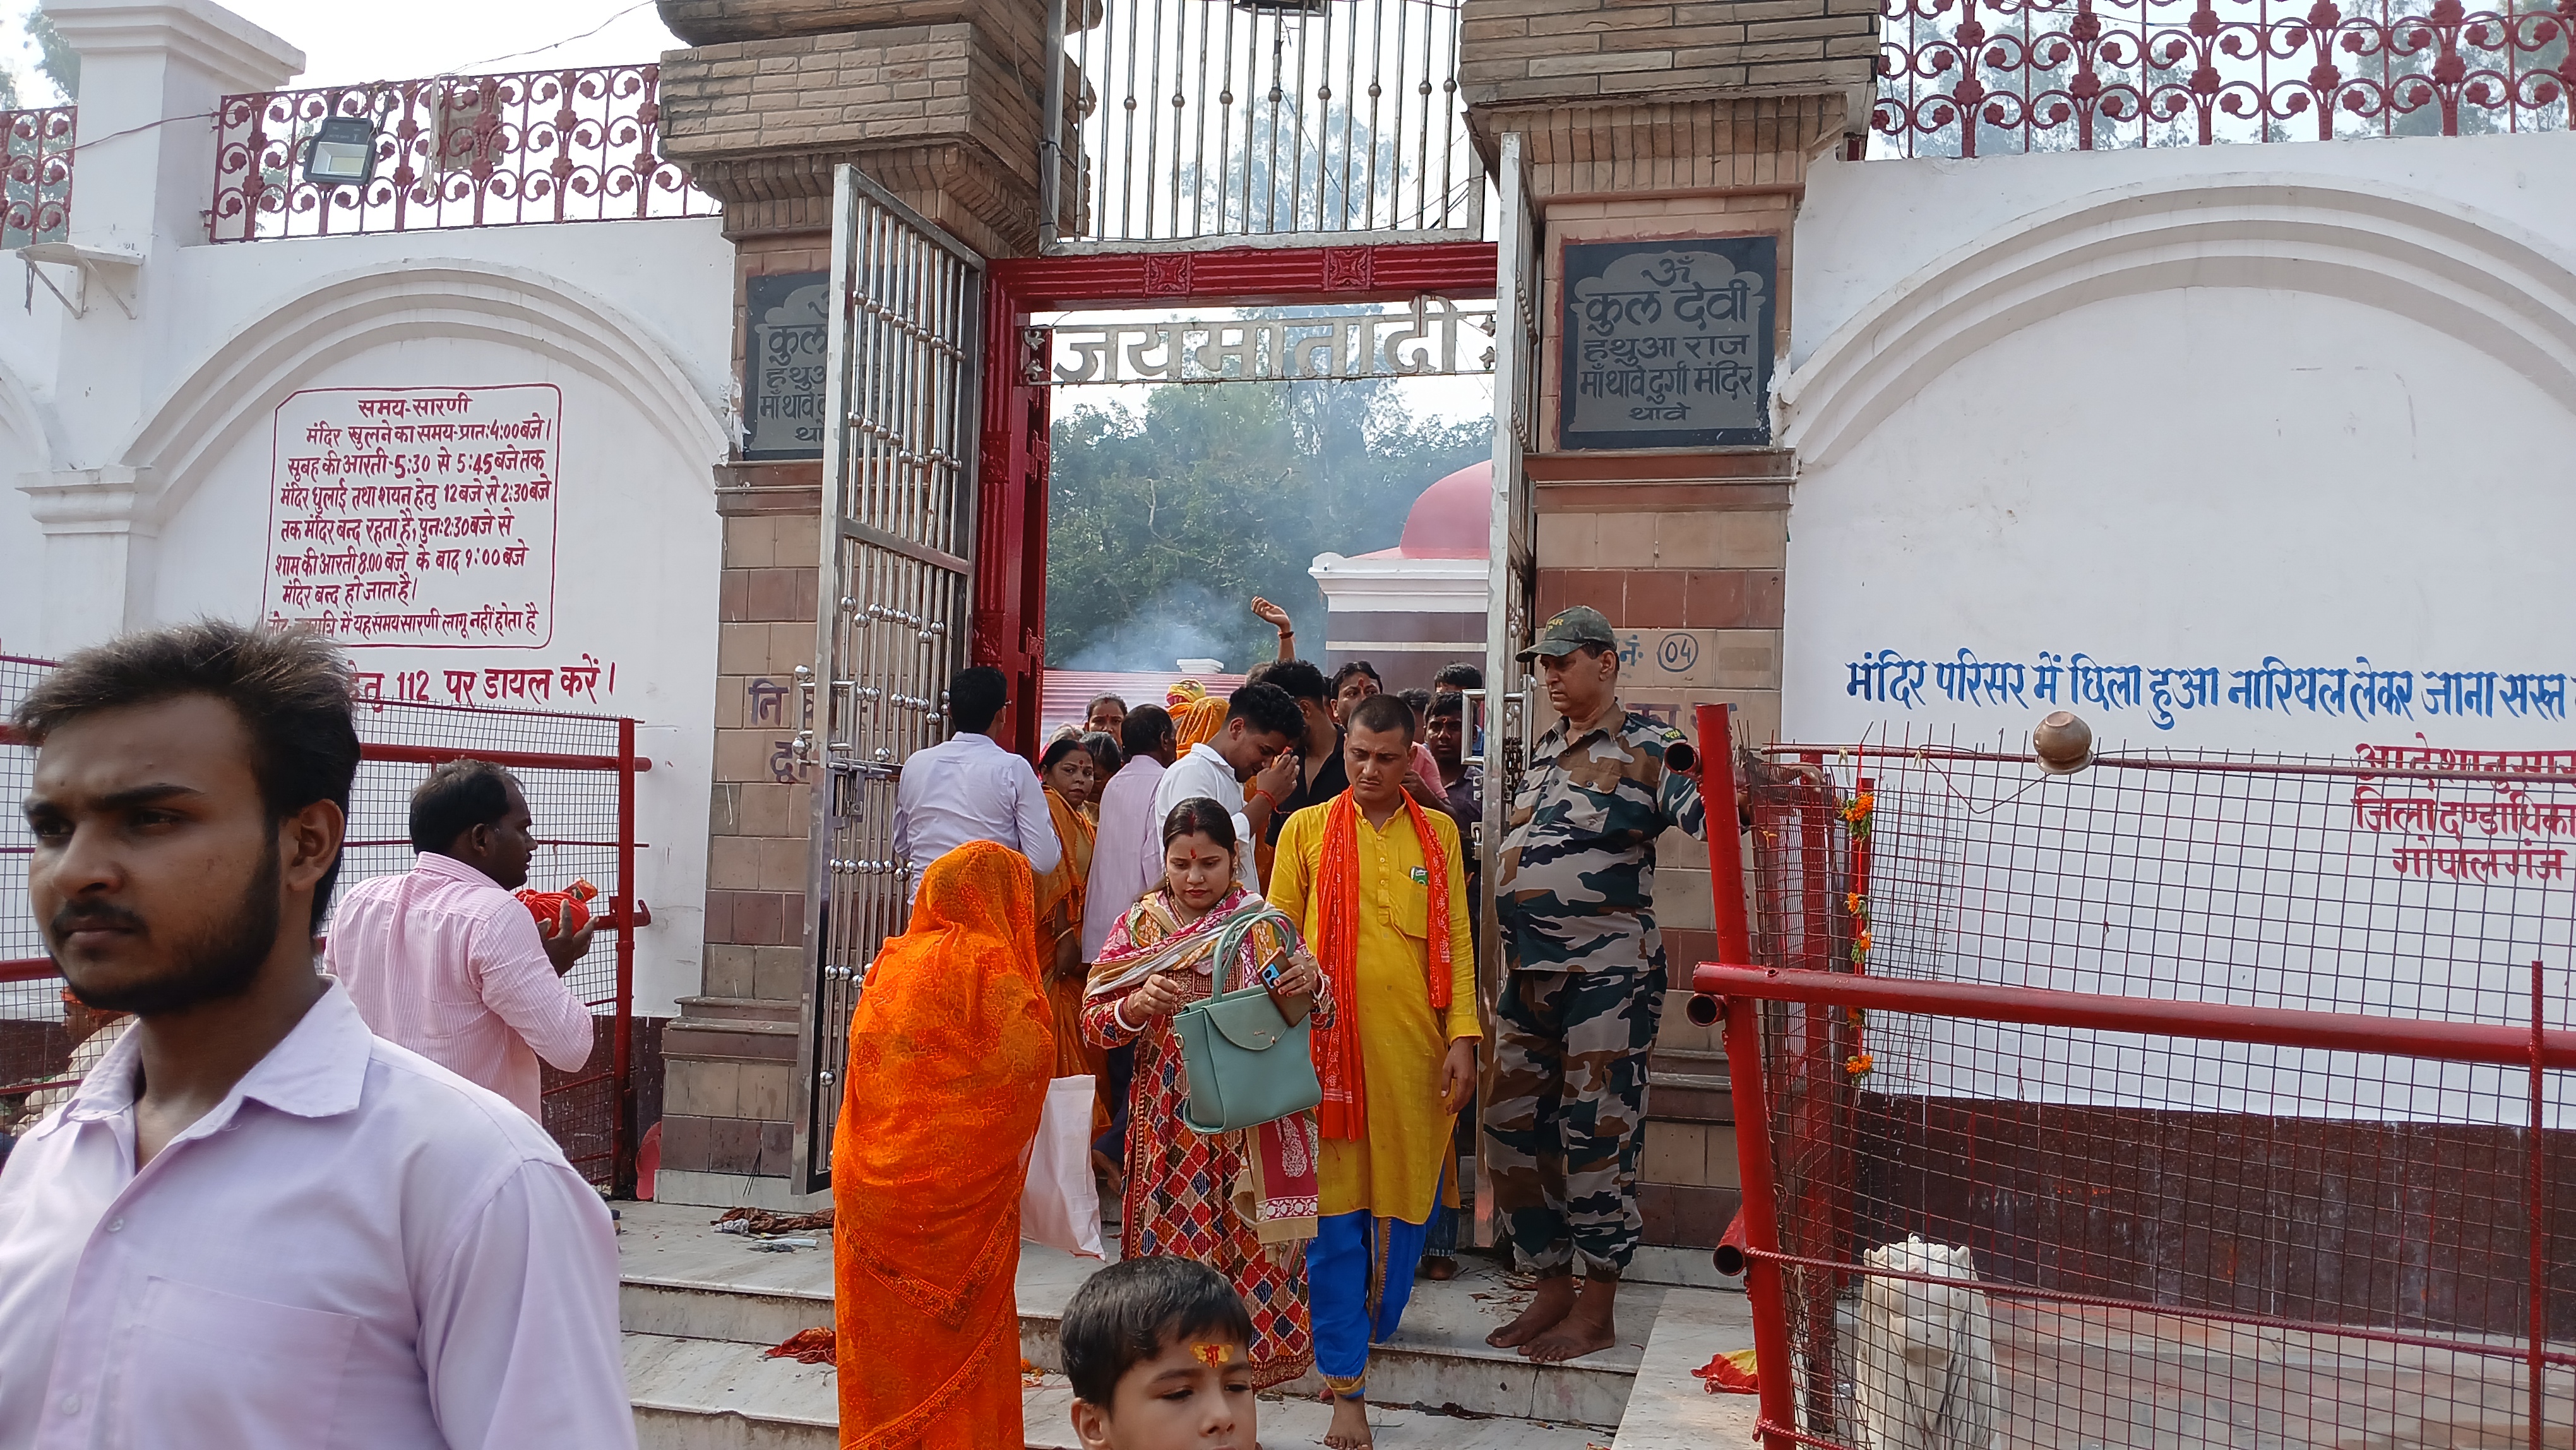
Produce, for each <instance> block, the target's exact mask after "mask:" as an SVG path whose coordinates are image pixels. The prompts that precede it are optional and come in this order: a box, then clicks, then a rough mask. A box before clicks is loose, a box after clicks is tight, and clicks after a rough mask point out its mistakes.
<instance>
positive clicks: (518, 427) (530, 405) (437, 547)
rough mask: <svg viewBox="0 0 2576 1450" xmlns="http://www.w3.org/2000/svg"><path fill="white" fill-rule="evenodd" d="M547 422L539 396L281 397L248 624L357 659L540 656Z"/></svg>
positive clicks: (556, 394) (531, 387)
mask: <svg viewBox="0 0 2576 1450" xmlns="http://www.w3.org/2000/svg"><path fill="white" fill-rule="evenodd" d="M562 419H563V393H562V390H560V389H558V388H557V387H555V386H554V385H553V384H551V383H523V384H513V385H508V386H501V387H459V388H308V389H306V390H304V391H302V392H297V393H292V394H289V395H288V396H287V398H286V400H285V401H284V402H282V403H280V404H278V405H277V414H276V425H275V426H276V432H275V435H274V441H275V452H274V453H273V455H272V462H271V465H270V486H269V518H268V569H267V582H266V584H265V586H264V589H263V592H262V598H261V605H260V612H261V614H262V616H263V617H264V618H266V619H268V620H269V621H271V622H272V623H276V624H310V625H313V626H316V627H318V628H320V629H321V630H322V631H323V632H324V633H326V634H328V635H330V636H331V637H332V638H333V639H336V640H339V641H340V642H342V643H343V644H346V645H350V646H354V647H357V648H362V649H363V648H371V647H381V646H393V645H404V646H412V647H426V648H441V647H445V648H456V647H471V646H518V647H522V648H526V647H536V646H544V645H546V644H549V643H550V642H551V641H552V640H553V638H554V603H555V599H554V594H555V506H556V503H557V494H556V488H557V484H558V481H559V478H560V474H559V473H558V472H557V463H558V459H559V454H558V451H557V440H558V437H559V433H560V429H561V426H562Z"/></svg>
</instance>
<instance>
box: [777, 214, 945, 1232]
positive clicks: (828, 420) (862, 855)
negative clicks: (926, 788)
mask: <svg viewBox="0 0 2576 1450" xmlns="http://www.w3.org/2000/svg"><path fill="white" fill-rule="evenodd" d="M831 276H832V311H831V318H830V322H829V325H828V334H827V336H828V343H829V352H828V355H827V360H826V363H827V372H826V374H825V382H824V398H823V406H824V418H825V422H824V446H823V529H822V538H823V548H822V559H821V567H822V571H823V578H822V587H821V588H820V590H818V591H817V593H816V596H815V597H816V599H817V600H818V601H819V602H820V604H821V608H820V609H819V610H818V611H817V619H816V624H815V643H814V656H815V660H816V669H819V671H820V673H819V675H818V674H817V673H816V670H815V669H807V668H804V667H799V668H798V670H797V672H796V673H797V676H798V680H799V683H800V684H801V685H802V686H803V687H804V689H805V690H806V691H808V692H809V698H810V697H811V696H820V699H819V700H816V701H815V706H816V708H815V709H814V712H813V714H812V716H811V724H810V726H809V728H808V729H807V731H806V733H804V734H802V735H800V736H798V737H797V749H798V752H799V753H800V755H801V757H802V758H803V759H804V761H805V763H806V764H808V765H809V766H811V767H814V771H813V778H814V785H815V790H814V805H813V818H812V831H813V835H812V842H811V846H810V849H809V859H808V862H807V869H806V891H805V941H806V951H807V956H808V972H809V974H808V976H807V979H806V987H805V994H804V1005H803V1021H802V1024H801V1032H800V1034H799V1038H798V1041H799V1043H800V1044H801V1046H802V1049H803V1052H804V1058H805V1061H804V1068H805V1070H804V1071H803V1072H802V1073H800V1074H798V1078H797V1101H796V1105H795V1133H796V1136H795V1162H796V1174H795V1177H796V1179H797V1182H796V1190H797V1191H798V1192H800V1193H812V1192H815V1191H817V1190H819V1189H822V1188H824V1187H826V1186H828V1185H829V1184H830V1183H831V1178H832V1128H833V1124H834V1122H835V1121H836V1120H837V1119H838V1118H839V1116H840V1111H841V1086H842V1084H841V1081H840V1078H841V1071H842V1066H843V1064H844V1063H845V1062H846V1061H847V1060H848V1055H849V1024H850V1010H851V1008H852V1007H853V1006H854V1005H856V1003H857V1000H858V994H859V991H860V988H861V985H862V984H863V983H864V981H865V980H866V976H867V968H868V964H869V962H870V961H872V960H873V959H874V958H875V956H876V952H877V948H878V947H879V946H880V945H881V944H882V943H883V942H884V941H885V939H886V938H887V937H889V936H894V935H897V934H899V933H900V932H902V931H903V929H904V923H905V919H906V917H907V916H908V915H909V914H910V908H911V897H912V892H911V888H912V879H911V876H910V875H909V873H908V872H907V871H906V869H905V865H904V863H903V862H901V861H898V860H896V859H895V852H894V797H895V782H896V780H897V778H898V776H899V775H900V773H901V770H902V766H903V761H904V759H905V757H907V756H909V755H911V754H912V752H914V751H915V750H918V749H921V748H922V747H924V746H928V745H932V744H936V743H937V742H938V741H940V740H942V739H944V738H946V736H947V733H948V732H947V709H948V701H947V685H948V679H949V677H950V675H951V674H953V673H954V672H955V671H956V669H957V668H958V666H959V664H960V663H961V662H962V661H963V660H964V659H965V649H966V638H965V636H966V621H967V600H968V595H969V591H970V589H971V588H972V586H973V583H974V565H973V563H972V562H971V560H972V558H973V555H974V541H973V538H972V537H971V535H972V529H973V518H974V484H975V475H974V448H973V439H974V426H975V416H976V393H977V384H978V379H977V376H976V368H977V364H978V362H979V360H980V359H981V357H982V352H981V341H982V338H981V332H982V326H981V317H982V304H983V296H984V293H983V282H984V264H983V261H982V259H981V258H979V257H977V256H976V255H975V254H974V253H973V252H971V251H969V250H967V248H966V247H965V246H964V245H963V244H961V243H959V242H958V241H957V240H956V239H955V238H953V237H951V236H949V235H948V234H947V233H946V232H943V231H941V230H940V229H939V228H938V227H936V226H933V225H932V224H931V223H930V222H929V221H927V220H925V219H924V218H923V217H922V216H921V215H920V214H919V213H918V212H915V211H914V210H913V209H912V208H910V207H908V206H905V205H904V204H903V203H902V202H900V201H897V200H896V199H895V198H894V197H893V196H892V195H891V194H889V193H888V192H887V191H886V190H885V189H884V188H883V187H880V186H878V185H877V184H876V183H875V182H873V181H870V180H869V179H868V178H867V177H865V176H863V175H861V174H860V173H859V171H858V170H857V169H856V168H854V167H850V166H843V167H841V168H839V170H838V172H837V173H836V174H835V176H834V178H833V183H832V264H831Z"/></svg>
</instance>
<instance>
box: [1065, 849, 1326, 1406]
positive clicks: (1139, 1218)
mask: <svg viewBox="0 0 2576 1450" xmlns="http://www.w3.org/2000/svg"><path fill="white" fill-rule="evenodd" d="M1249 899H1250V898H1249V894H1248V893H1246V892H1245V891H1244V890H1243V889H1242V888H1240V887H1237V888H1236V889H1235V890H1234V891H1233V892H1232V893H1230V894H1229V895H1228V896H1227V897H1226V898H1225V899H1224V900H1223V901H1220V902H1218V903H1217V904H1216V905H1215V906H1214V907H1212V908H1210V909H1209V911H1208V913H1207V915H1206V916H1204V917H1201V918H1199V920H1198V921H1197V922H1192V923H1189V924H1187V925H1184V924H1183V923H1182V922H1181V921H1180V920H1179V918H1178V917H1177V916H1176V915H1175V914H1174V913H1173V910H1172V904H1171V898H1170V895H1169V893H1168V892H1167V891H1165V890H1162V889H1157V890H1154V891H1151V892H1148V893H1146V895H1145V898H1144V899H1143V900H1141V901H1139V902H1137V903H1136V904H1135V905H1134V906H1133V907H1131V908H1129V910H1128V912H1127V915H1126V917H1125V918H1124V919H1123V920H1121V921H1120V922H1119V924H1118V925H1116V926H1114V927H1112V928H1110V932H1109V940H1108V942H1107V943H1106V944H1105V945H1104V946H1103V947H1102V948H1101V953H1100V955H1101V957H1102V959H1103V960H1104V961H1106V960H1108V959H1110V958H1112V957H1115V956H1118V955H1119V954H1121V953H1122V952H1126V951H1129V950H1131V949H1134V948H1145V947H1153V946H1155V945H1158V944H1160V943H1162V942H1164V941H1166V940H1168V939H1169V938H1170V937H1171V936H1172V935H1174V934H1175V933H1178V932H1183V931H1189V930H1192V929H1196V928H1198V927H1199V926H1200V924H1201V923H1214V922H1217V921H1220V920H1222V919H1223V918H1225V917H1226V916H1228V915H1230V914H1231V913H1233V912H1234V911H1235V910H1237V909H1238V908H1240V907H1241V906H1243V905H1244V904H1245V902H1246V901H1247V900H1249ZM1296 945H1297V943H1296V939H1295V936H1294V934H1293V933H1292V932H1290V931H1289V930H1288V929H1286V928H1285V927H1282V926H1279V925H1276V924H1275V923H1265V924H1263V925H1261V926H1258V927H1255V928H1254V929H1253V931H1252V932H1251V934H1250V935H1249V936H1248V937H1247V938H1246V940H1245V942H1244V945H1243V950H1242V952H1241V954H1240V957H1239V959H1238V960H1237V961H1236V962H1234V963H1232V964H1230V966H1231V968H1232V972H1231V976H1232V985H1234V986H1242V985H1245V984H1247V983H1249V982H1250V981H1252V980H1255V979H1257V977H1258V975H1259V973H1260V972H1261V970H1262V969H1263V968H1265V967H1270V966H1274V965H1276V964H1277V963H1279V962H1280V961H1282V960H1284V959H1285V958H1286V957H1287V956H1288V954H1289V952H1290V951H1291V950H1293V949H1295V948H1296ZM1187 975H1188V977H1189V978H1190V981H1191V993H1190V995H1191V999H1192V1000H1196V999H1198V998H1200V997H1205V996H1207V995H1208V994H1209V992H1210V991H1211V990H1212V988H1213V983H1214V977H1213V975H1212V974H1201V973H1199V972H1190V973H1187ZM1138 985H1142V984H1141V983H1139V984H1138ZM1134 990H1135V989H1134V987H1132V986H1131V987H1129V988H1127V989H1125V990H1123V991H1119V992H1115V993H1112V994H1109V995H1105V996H1101V997H1096V998H1093V999H1092V1000H1090V1001H1088V1002H1086V1003H1084V1004H1083V1010H1082V1030H1083V1035H1084V1036H1085V1037H1087V1038H1089V1039H1090V1040H1091V1041H1092V1042H1093V1043H1095V1044H1097V1045H1099V1046H1101V1047H1104V1048H1107V1047H1118V1046H1122V1045H1124V1044H1126V1043H1129V1042H1133V1043H1135V1044H1136V1076H1135V1082H1134V1085H1133V1086H1132V1087H1131V1088H1130V1089H1129V1096H1128V1124H1129V1127H1128V1133H1127V1198H1126V1217H1127V1222H1126V1225H1125V1228H1124V1229H1123V1231H1122V1233H1121V1236H1120V1240H1119V1250H1118V1253H1119V1257H1120V1258H1122V1259H1133V1258H1142V1257H1144V1256H1147V1255H1150V1254H1174V1255H1178V1256H1179V1257H1182V1258H1187V1259H1195V1260H1197V1261H1198V1262H1200V1263H1202V1264H1205V1265H1207V1266H1208V1267H1209V1268H1211V1269H1214V1270H1216V1271H1217V1272H1218V1273H1220V1274H1223V1275H1224V1276H1225V1277H1226V1281H1227V1282H1228V1283H1231V1284H1232V1285H1234V1288H1235V1292H1237V1293H1239V1294H1241V1295H1242V1296H1243V1304H1244V1308H1245V1309H1246V1310H1248V1311H1249V1312H1250V1313H1251V1316H1252V1383H1253V1386H1254V1387H1255V1388H1257V1389H1268V1388H1269V1387H1271V1386H1273V1385H1277V1384H1283V1383H1285V1382H1287V1381H1289V1380H1292V1379H1295V1378H1297V1377H1298V1376H1299V1375H1301V1374H1304V1373H1305V1372H1306V1371H1307V1370H1308V1369H1310V1368H1312V1367H1313V1365H1314V1362H1315V1334H1314V1320H1313V1317H1312V1316H1311V1315H1310V1314H1309V1312H1308V1310H1307V1306H1306V1269H1305V1264H1304V1262H1303V1260H1302V1258H1300V1257H1298V1256H1294V1255H1281V1254H1278V1253H1277V1252H1276V1250H1275V1249H1272V1250H1265V1249H1264V1248H1263V1246H1262V1244H1261V1241H1260V1239H1259V1236H1258V1235H1257V1234H1256V1233H1255V1231H1254V1230H1253V1228H1252V1226H1251V1225H1250V1224H1248V1223H1246V1222H1245V1221H1244V1220H1243V1217H1242V1216H1241V1215H1240V1214H1238V1213H1237V1212H1236V1211H1235V1208H1234V1205H1233V1202H1232V1198H1231V1195H1232V1193H1233V1190H1234V1185H1235V1181H1236V1179H1237V1178H1239V1177H1240V1176H1242V1174H1243V1172H1244V1142H1243V1138H1244V1135H1243V1134H1242V1133H1219V1134H1216V1135H1214V1136H1202V1135H1200V1134H1198V1133H1195V1132H1192V1131H1191V1130H1190V1128H1189V1127H1188V1126H1187V1125H1186V1124H1184V1123H1183V1122H1182V1120H1181V1110H1182V1108H1183V1106H1184V1105H1185V1104H1186V1103H1187V1101H1188V1098H1189V1084H1188V1082H1187V1081H1186V1079H1185V1078H1184V1077H1183V1075H1182V1071H1181V1044H1180V1040H1179V1039H1178V1038H1176V1037H1174V1036H1173V1035H1172V1023H1171V1019H1170V1018H1168V1017H1165V1018H1160V1019H1157V1020H1156V1021H1154V1022H1152V1023H1150V1024H1147V1026H1146V1027H1145V1029H1144V1030H1143V1031H1141V1032H1139V1031H1132V1030H1130V1029H1129V1028H1127V1027H1126V1026H1125V1025H1124V1024H1123V1023H1121V1022H1120V1021H1119V1019H1118V1016H1117V1012H1116V1008H1117V1006H1118V1004H1119V1003H1120V1002H1122V1001H1124V1000H1126V998H1127V997H1128V996H1129V995H1131V994H1132V993H1133V991H1134ZM1332 1013H1333V1005H1332V1001H1331V999H1330V996H1329V995H1328V992H1327V991H1319V992H1318V994H1317V996H1316V998H1315V1007H1314V1016H1315V1020H1316V1022H1317V1025H1322V1024H1324V1023H1328V1022H1330V1021H1332ZM1283 1259H1284V1260H1285V1262H1283V1261H1282V1260H1283Z"/></svg>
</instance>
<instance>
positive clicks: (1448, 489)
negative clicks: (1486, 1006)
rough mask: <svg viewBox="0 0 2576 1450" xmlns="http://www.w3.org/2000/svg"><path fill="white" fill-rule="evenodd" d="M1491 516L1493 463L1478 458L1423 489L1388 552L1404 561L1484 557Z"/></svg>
mask: <svg viewBox="0 0 2576 1450" xmlns="http://www.w3.org/2000/svg"><path fill="white" fill-rule="evenodd" d="M1493 520H1494V461H1493V460H1492V459H1490V458H1486V459H1479V460H1478V461H1476V462H1474V463H1470V464H1468V465H1467V466H1466V467H1464V468H1462V469H1459V470H1458V471H1457V472H1456V473H1453V474H1450V475H1449V476H1448V477H1446V478H1443V479H1440V480H1439V481H1438V482H1436V483H1433V484H1432V485H1431V486H1430V487H1429V488H1426V489H1424V490H1423V491H1422V495H1421V497H1419V498H1416V499H1415V500H1414V501H1413V511H1412V512H1411V513H1409V514H1407V515H1406V516H1405V519H1404V538H1403V540H1402V541H1401V542H1399V543H1398V544H1397V545H1396V546H1395V548H1394V549H1393V550H1391V551H1388V552H1391V553H1393V554H1395V555H1396V556H1398V557H1401V558H1406V559H1482V558H1484V557H1485V553H1486V545H1487V543H1488V542H1489V541H1490V539H1491V538H1492V530H1493Z"/></svg>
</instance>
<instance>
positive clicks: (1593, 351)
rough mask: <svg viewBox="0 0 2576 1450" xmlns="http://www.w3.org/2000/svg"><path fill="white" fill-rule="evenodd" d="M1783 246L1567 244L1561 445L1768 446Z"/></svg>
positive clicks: (1718, 240) (1723, 240)
mask: <svg viewBox="0 0 2576 1450" xmlns="http://www.w3.org/2000/svg"><path fill="white" fill-rule="evenodd" d="M1778 278H1779V239H1778V238H1776V237H1769V236H1752V237H1707V238H1696V239H1690V240H1683V241H1658V242H1568V243H1566V246H1565V287H1564V297H1565V312H1564V316H1563V318H1562V327H1561V329H1560V330H1561V332H1562V335H1563V336H1564V338H1565V351H1564V367H1563V374H1562V377H1561V380H1560V381H1561V386H1560V393H1561V402H1560V405H1559V409H1558V414H1557V429H1558V437H1559V444H1560V446H1562V447H1565V448H1569V449H1574V448H1726V447H1742V446H1759V445H1764V444H1768V443H1769V442H1770V441H1771V421H1770V412H1769V407H1768V401H1769V395H1770V390H1771V363H1772V351H1773V333H1774V331H1775V328H1776V325H1777V318H1778V311H1777V308H1778V296H1777V294H1778V290H1779V289H1778Z"/></svg>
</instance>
